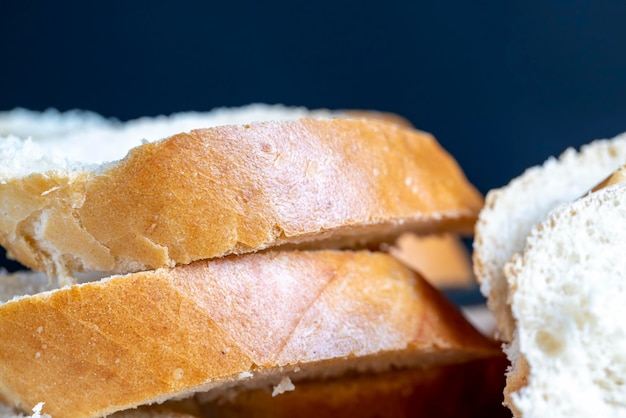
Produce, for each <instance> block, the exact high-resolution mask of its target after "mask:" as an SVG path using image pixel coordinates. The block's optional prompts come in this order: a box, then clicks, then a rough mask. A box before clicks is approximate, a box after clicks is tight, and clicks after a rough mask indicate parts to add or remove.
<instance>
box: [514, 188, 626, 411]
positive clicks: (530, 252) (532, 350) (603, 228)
mask: <svg viewBox="0 0 626 418" xmlns="http://www.w3.org/2000/svg"><path fill="white" fill-rule="evenodd" d="M625 241H626V184H617V185H614V186H611V187H609V188H606V189H603V190H600V191H598V192H595V193H591V194H589V195H588V196H586V197H584V198H582V199H580V200H578V201H575V202H574V203H572V204H570V205H563V206H561V207H559V208H558V209H557V210H555V211H553V212H552V213H551V214H550V216H549V218H548V219H547V220H546V221H544V222H543V223H541V224H540V225H538V226H537V227H536V228H534V229H533V230H532V232H531V233H530V235H529V236H528V238H527V243H526V247H525V249H524V252H523V253H522V254H520V255H518V256H515V257H514V258H513V259H512V260H511V262H510V263H509V264H507V266H506V268H505V271H506V274H507V278H508V282H509V286H510V289H512V293H511V295H510V297H511V308H512V314H513V317H514V319H515V322H516V325H517V329H516V333H515V340H514V341H513V344H512V345H511V347H510V348H511V350H510V353H509V355H511V356H512V357H514V358H516V359H517V361H518V362H519V361H520V360H521V359H523V360H522V361H526V362H527V363H528V375H527V376H526V379H527V380H526V382H525V383H526V385H525V386H523V387H522V388H521V389H520V390H519V391H517V392H514V393H511V395H510V400H511V402H512V406H513V407H514V408H515V409H516V410H518V411H519V414H518V416H524V417H544V416H551V417H590V416H603V417H608V416H611V417H624V416H626V381H625V378H624V376H626V354H625V353H626V326H625V325H624V321H623V318H624V316H625V314H626V308H625V305H624V300H626V286H624V283H625V282H626V257H624V242H625ZM516 347H517V348H518V350H519V351H518V352H516V351H517V350H516V349H515V348H516ZM522 369H523V367H522ZM523 378H524V376H523V372H522V373H520V372H515V373H513V374H512V376H510V380H511V379H514V380H515V382H509V385H511V384H513V385H517V384H518V382H519V381H520V379H523Z"/></svg>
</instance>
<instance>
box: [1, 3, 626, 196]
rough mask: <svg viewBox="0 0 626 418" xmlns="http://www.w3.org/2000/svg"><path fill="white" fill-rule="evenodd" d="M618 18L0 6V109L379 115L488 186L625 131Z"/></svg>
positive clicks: (433, 7)
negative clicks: (251, 106) (429, 137)
mask: <svg viewBox="0 0 626 418" xmlns="http://www.w3.org/2000/svg"><path fill="white" fill-rule="evenodd" d="M96 3H97V4H96ZM625 21H626V2H620V1H613V2H608V1H537V0H532V1H524V2H513V1H511V2H506V1H461V0H455V1H419V2H418V1H386V2H382V1H381V2H368V1H361V2H357V1H344V2H340V1H338V0H337V1H333V2H329V1H315V2H297V1H278V2H272V3H270V2H262V1H257V2H252V1H244V2H241V1H240V2H237V1H230V2H229V1H219V2H211V1H205V2H192V1H184V0H181V1H177V2H171V1H170V2H149V1H142V2H121V1H120V2H118V1H101V2H88V1H81V2H78V1H76V2H53V1H49V2H43V1H41V2H27V1H24V2H20V3H18V2H3V3H2V5H0V110H4V109H11V108H13V107H15V106H22V107H27V108H32V109H45V108H48V107H56V108H58V109H61V110H66V109H72V108H84V109H90V110H94V111H97V112H100V113H102V114H104V115H106V116H115V117H118V118H120V119H129V118H134V117H138V116H142V115H156V114H162V113H165V114H167V113H171V112H176V111H182V110H209V109H211V108H213V107H216V106H237V105H242V104H246V103H250V102H268V103H284V104H289V105H304V106H308V107H313V108H315V107H329V108H363V109H379V110H385V111H391V112H396V113H399V114H401V115H404V116H405V117H407V118H408V119H410V120H411V121H412V122H413V123H414V124H415V125H416V126H417V127H419V128H420V129H424V130H427V131H430V132H432V133H434V134H435V135H436V136H437V138H438V139H439V140H440V142H441V143H442V144H443V145H444V146H445V147H446V148H447V149H448V150H449V151H450V152H451V153H452V154H454V155H455V157H456V158H457V159H458V160H459V162H460V163H461V165H462V166H463V167H464V169H465V171H466V173H467V175H468V177H469V178H470V180H472V181H473V182H474V184H476V185H477V187H478V188H479V189H480V190H481V191H483V192H486V191H487V190H489V189H490V188H493V187H497V186H500V185H502V184H505V183H506V182H508V180H509V179H510V178H512V177H514V176H516V175H518V174H519V173H521V172H522V170H523V169H524V168H526V167H528V166H530V165H534V164H537V163H540V162H541V161H543V160H544V159H545V158H546V157H547V156H549V155H552V154H558V153H560V152H561V151H562V150H563V149H564V148H565V147H567V146H570V145H572V146H579V145H581V144H582V143H585V142H588V141H589V140H591V139H594V138H598V137H607V136H613V135H615V134H617V133H620V132H621V131H623V130H626V119H625V118H624V116H625V115H626V102H625V100H624V98H625V97H626V94H625V93H626V72H625V70H626V55H625V50H626V24H624V22H625Z"/></svg>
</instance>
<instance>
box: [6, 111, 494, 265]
mask: <svg viewBox="0 0 626 418" xmlns="http://www.w3.org/2000/svg"><path fill="white" fill-rule="evenodd" d="M0 202H3V203H0V205H2V207H1V208H0V209H2V210H3V211H5V213H7V216H4V217H2V218H1V219H0V231H1V233H0V243H2V245H4V246H5V247H6V248H7V249H8V251H9V253H10V255H11V256H12V257H14V258H16V259H17V260H19V261H21V262H22V263H24V264H25V265H27V266H29V267H32V268H34V269H38V270H45V271H48V272H49V273H55V274H67V273H69V272H71V271H77V270H81V269H85V270H100V271H107V272H129V271H137V270H145V269H152V268H157V267H161V266H173V265H176V264H186V263H189V262H191V261H193V260H199V259H206V258H212V257H219V256H223V255H226V254H230V253H246V252H250V251H255V250H258V249H262V248H267V247H271V246H277V245H282V244H289V243H291V244H293V243H303V242H304V243H306V242H311V241H315V242H316V243H317V242H318V241H321V240H326V242H325V243H323V244H315V245H316V246H328V241H332V242H333V244H336V245H338V246H341V245H348V246H351V245H354V244H355V243H358V242H363V241H365V242H367V241H378V240H381V239H390V238H393V237H394V236H397V235H399V234H400V233H401V232H404V231H407V230H413V231H416V232H420V233H426V232H438V231H443V230H456V231H458V232H461V233H466V234H471V233H473V224H474V221H475V219H476V216H477V214H478V211H479V210H480V208H481V206H482V196H481V195H480V194H479V193H478V192H477V191H476V189H475V188H473V186H471V184H470V183H469V182H468V181H467V179H466V178H465V177H464V175H463V172H462V171H461V169H460V168H459V166H458V165H457V163H456V162H455V161H454V160H453V158H452V157H450V155H448V154H447V153H446V152H445V151H444V150H443V149H442V148H441V147H440V146H439V144H438V143H437V142H436V141H435V140H434V138H433V137H432V136H430V135H428V134H425V133H422V132H419V131H415V130H413V129H408V128H403V127H400V126H398V125H395V124H390V123H383V122H379V121H371V120H348V119H331V120H314V119H302V120H299V121H292V122H269V123H258V124H252V125H246V126H224V127H216V128H211V129H202V130H196V131H192V132H191V133H188V134H179V135H175V136H173V137H171V138H168V139H166V140H163V141H160V142H157V143H150V144H144V145H143V146H141V147H139V148H135V149H134V150H132V151H131V152H130V154H129V155H128V157H127V158H126V159H124V160H122V161H121V162H120V163H118V164H116V165H113V166H111V167H110V168H109V169H107V170H105V171H103V172H101V173H99V174H94V173H74V174H72V175H71V176H68V175H64V174H63V173H54V174H52V173H48V174H38V175H31V176H29V177H27V178H22V179H15V180H12V181H8V182H7V183H6V184H2V185H0Z"/></svg>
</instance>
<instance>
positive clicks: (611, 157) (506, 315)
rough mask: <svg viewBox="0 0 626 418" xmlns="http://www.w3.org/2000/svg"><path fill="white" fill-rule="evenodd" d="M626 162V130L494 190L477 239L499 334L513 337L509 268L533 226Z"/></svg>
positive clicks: (479, 270) (478, 270) (480, 275)
mask: <svg viewBox="0 0 626 418" xmlns="http://www.w3.org/2000/svg"><path fill="white" fill-rule="evenodd" d="M625 162H626V135H620V136H617V137H615V138H613V139H611V140H598V141H594V142H592V143H590V144H588V145H585V146H583V147H582V148H581V150H580V152H577V151H576V150H574V149H571V148H570V149H568V150H566V151H565V152H564V153H563V154H562V155H561V156H560V157H559V158H558V159H556V158H550V159H548V160H547V161H546V162H544V163H543V165H541V166H537V167H532V168H530V169H528V170H526V171H525V172H524V174H522V175H521V176H519V177H517V178H516V179H514V180H512V181H511V182H510V183H509V184H508V185H507V186H504V187H502V188H500V189H495V190H492V191H490V192H489V193H488V194H487V196H486V199H485V207H484V209H483V210H482V212H481V213H480V215H479V219H478V222H477V224H476V234H475V239H474V253H473V260H474V272H475V275H476V278H477V280H478V281H479V283H480V289H481V292H482V293H483V295H485V296H486V297H487V299H488V305H489V308H490V309H491V310H492V311H493V312H494V314H495V316H496V319H497V321H498V329H499V338H501V339H502V340H504V341H511V339H512V336H513V331H514V329H515V325H514V323H513V320H512V318H511V313H510V308H509V296H508V292H509V287H508V285H507V281H506V278H505V276H504V272H503V267H504V265H505V263H506V262H507V261H508V260H509V259H510V258H511V257H512V256H513V254H515V253H517V252H519V251H521V250H522V249H523V247H524V243H525V241H526V236H527V235H528V233H529V232H530V230H531V228H532V227H533V226H534V225H535V224H537V223H539V222H541V221H543V220H544V219H545V217H546V216H547V214H548V213H549V212H550V211H551V210H552V209H554V208H555V207H557V206H558V205H560V204H562V203H565V202H570V201H572V200H574V199H577V198H579V197H581V196H583V195H584V194H585V193H586V192H587V191H588V190H590V189H591V188H592V187H594V186H595V185H596V184H598V183H599V182H600V181H602V180H603V179H604V178H606V177H607V176H608V175H609V174H610V173H611V172H613V171H614V170H615V169H617V168H618V167H619V166H621V165H622V164H624V163H625Z"/></svg>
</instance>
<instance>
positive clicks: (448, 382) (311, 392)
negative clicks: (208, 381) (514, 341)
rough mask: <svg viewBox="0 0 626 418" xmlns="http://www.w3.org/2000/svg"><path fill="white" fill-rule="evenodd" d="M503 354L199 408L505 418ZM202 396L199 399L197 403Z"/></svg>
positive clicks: (220, 413)
mask: <svg viewBox="0 0 626 418" xmlns="http://www.w3.org/2000/svg"><path fill="white" fill-rule="evenodd" d="M507 365H508V362H507V361H506V358H505V357H504V355H503V354H502V353H500V355H496V356H493V357H488V358H482V359H477V360H473V361H469V362H467V363H462V364H453V365H446V366H439V367H426V368H422V367H414V368H410V369H402V370H391V371H387V372H383V373H363V374H351V375H347V376H343V377H339V378H333V379H327V380H319V379H318V380H308V381H303V382H299V383H297V385H296V386H295V388H294V389H293V390H292V391H289V392H285V393H283V394H281V395H278V396H272V391H271V390H263V389H257V390H252V391H245V392H240V393H238V394H236V395H234V396H232V397H227V398H225V399H220V400H213V401H212V402H209V403H207V404H204V405H202V409H203V410H204V411H205V414H206V415H207V416H212V417H220V418H244V417H246V418H270V417H272V418H283V417H284V418H288V417H289V418H296V417H310V416H311V414H312V411H314V415H315V416H321V417H326V418H335V417H336V418H341V417H351V418H374V417H375V418H410V417H420V418H470V417H475V418H484V417H489V418H506V417H510V416H511V413H510V411H509V410H508V409H506V408H505V407H504V406H503V405H502V389H503V388H504V371H505V369H506V367H507ZM201 396H202V395H201V394H200V395H199V398H200V400H201Z"/></svg>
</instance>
